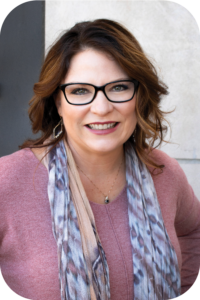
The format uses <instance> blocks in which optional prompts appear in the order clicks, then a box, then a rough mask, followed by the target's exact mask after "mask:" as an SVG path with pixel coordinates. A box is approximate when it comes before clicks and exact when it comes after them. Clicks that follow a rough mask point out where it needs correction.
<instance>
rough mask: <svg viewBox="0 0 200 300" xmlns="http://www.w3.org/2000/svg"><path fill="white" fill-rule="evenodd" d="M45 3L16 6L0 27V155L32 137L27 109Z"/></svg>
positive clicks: (36, 67)
mask: <svg viewBox="0 0 200 300" xmlns="http://www.w3.org/2000/svg"><path fill="white" fill-rule="evenodd" d="M2 5H3V4H2ZM44 6H45V5H44V2H43V1H32V2H27V3H23V4H21V5H19V6H18V7H16V8H15V9H14V10H12V11H11V12H10V13H9V15H8V16H7V17H6V19H5V21H4V23H3V26H2V29H1V35H0V156H3V155H8V154H11V153H12V152H14V151H17V150H18V146H19V145H21V144H22V143H23V142H24V140H25V139H27V138H33V134H32V131H31V125H30V120H29V117H28V113H27V111H28V103H29V100H30V99H31V98H32V96H33V84H34V83H35V82H36V81H37V80H38V76H39V72H40V67H41V64H42V61H43V57H44Z"/></svg>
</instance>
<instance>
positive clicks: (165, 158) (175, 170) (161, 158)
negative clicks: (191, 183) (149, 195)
mask: <svg viewBox="0 0 200 300" xmlns="http://www.w3.org/2000/svg"><path fill="white" fill-rule="evenodd" d="M150 158H151V159H152V160H153V161H154V162H155V163H157V164H159V165H164V167H163V172H162V174H163V175H165V176H166V175H169V176H172V175H173V174H176V176H177V175H178V174H184V172H183V170H182V168H181V167H180V165H179V163H178V161H177V160H176V159H174V158H172V157H170V156H169V155H168V154H166V153H165V152H163V151H162V150H158V149H154V150H153V151H152V152H151V153H150ZM149 170H150V171H151V172H153V170H154V169H153V168H151V167H150V168H149ZM153 173H154V172H153ZM155 174H158V172H155Z"/></svg>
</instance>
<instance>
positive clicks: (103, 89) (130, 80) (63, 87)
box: [58, 79, 139, 105]
mask: <svg viewBox="0 0 200 300" xmlns="http://www.w3.org/2000/svg"><path fill="white" fill-rule="evenodd" d="M117 82H133V83H134V84H135V90H134V93H133V96H132V97H131V98H130V99H128V100H125V101H113V100H110V99H109V98H108V96H107V95H106V92H105V88H106V86H107V85H108V84H111V83H117ZM74 84H86V85H90V86H92V87H94V88H95V92H94V96H93V98H92V100H90V101H89V102H87V103H79V104H78V103H71V102H69V100H68V99H67V96H66V94H65V87H66V86H69V85H74ZM138 86H139V81H137V80H136V79H125V80H116V81H111V82H108V83H106V84H104V85H102V86H96V85H94V84H91V83H85V82H73V83H65V84H61V85H60V86H59V87H58V88H59V89H60V90H61V91H62V92H63V94H64V96H65V99H66V101H67V102H68V103H69V104H71V105H87V104H90V103H92V101H94V99H95V97H96V95H97V93H98V91H102V92H103V93H104V95H105V96H106V98H107V99H108V101H110V102H113V103H123V102H128V101H131V100H132V99H133V97H134V96H135V93H136V91H137V89H138Z"/></svg>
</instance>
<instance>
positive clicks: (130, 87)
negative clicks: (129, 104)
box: [65, 81, 135, 104]
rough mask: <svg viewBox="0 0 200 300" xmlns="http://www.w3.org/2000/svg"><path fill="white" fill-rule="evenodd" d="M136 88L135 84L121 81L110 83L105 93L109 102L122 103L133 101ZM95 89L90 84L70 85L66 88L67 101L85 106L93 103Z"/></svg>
mask: <svg viewBox="0 0 200 300" xmlns="http://www.w3.org/2000/svg"><path fill="white" fill-rule="evenodd" d="M134 91H135V87H134V83H133V82H131V81H130V82H129V81H121V82H115V83H109V84H108V85H106V87H105V93H106V96H107V97H108V99H109V100H111V101H116V102H118V101H119V102H122V101H127V100H130V99H132V97H133V95H134ZM94 94H95V88H94V87H93V86H91V85H89V84H80V83H76V84H74V83H73V84H70V85H67V86H66V87H65V95H66V98H67V100H68V101H69V102H70V103H72V104H84V103H88V102H90V101H92V99H93V97H94Z"/></svg>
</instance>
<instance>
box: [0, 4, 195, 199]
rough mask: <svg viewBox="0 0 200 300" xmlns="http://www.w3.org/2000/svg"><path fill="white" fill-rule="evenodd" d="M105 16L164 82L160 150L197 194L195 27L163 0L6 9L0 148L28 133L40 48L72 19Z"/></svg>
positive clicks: (0, 57) (0, 58) (1, 40)
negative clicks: (130, 37)
mask: <svg viewBox="0 0 200 300" xmlns="http://www.w3.org/2000/svg"><path fill="white" fill-rule="evenodd" d="M97 18H109V19H113V20H115V21H118V22H120V23H121V24H123V25H124V26H126V27H127V28H128V29H129V30H130V31H131V32H132V33H133V34H134V35H135V37H136V38H137V39H138V41H139V42H140V44H141V46H142V47H143V49H144V51H145V53H146V54H147V56H148V57H149V58H150V60H151V61H152V63H153V64H154V65H155V66H156V68H157V70H158V73H159V75H160V77H161V79H162V80H163V81H164V82H165V83H166V84H167V85H168V87H169V95H168V96H166V97H165V98H163V101H162V105H161V106H162V109H163V110H165V111H170V110H173V109H175V111H174V112H173V113H171V114H170V115H168V117H167V118H168V120H169V121H170V123H171V136H170V131H169V133H168V135H167V140H170V141H171V142H172V143H170V144H163V145H162V147H161V150H162V151H164V152H166V153H167V154H169V155H170V156H171V157H174V158H175V159H176V160H177V161H178V162H179V164H180V165H181V167H182V168H183V170H184V171H185V173H186V175H187V178H188V181H189V182H190V184H191V185H192V187H193V189H194V191H195V193H196V195H197V197H198V198H199V199H200V184H199V181H200V179H199V178H200V126H199V119H200V84H199V82H200V33H199V28H198V25H197V23H196V21H195V19H194V18H193V16H192V15H191V14H190V13H189V12H188V11H187V10H186V9H185V8H184V7H183V6H181V5H179V4H176V3H173V2H170V1H134V0H133V1H114V0H112V1H94V0H93V1H76V0H73V1H48V0H47V1H30V2H26V3H23V4H21V5H19V6H18V7H16V8H15V9H13V11H11V12H10V14H9V15H8V16H7V18H6V19H5V21H4V23H3V26H2V29H1V35H0V70H1V71H0V129H1V131H0V156H3V155H9V154H11V153H12V152H14V151H17V150H18V146H19V145H20V144H22V143H23V141H24V140H25V139H27V138H30V137H31V138H33V137H34V136H33V134H32V132H31V125H30V121H29V119H28V114H27V111H28V102H29V100H30V99H31V97H32V96H33V85H34V83H35V82H37V80H38V77H39V72H40V68H41V64H42V62H43V59H44V55H45V53H46V52H47V51H48V49H49V47H50V46H51V44H52V43H53V42H54V41H55V39H57V38H58V37H59V36H60V35H61V34H62V33H63V32H64V31H65V30H66V29H68V28H70V27H71V26H73V25H74V24H75V23H76V22H80V21H87V20H94V19H97Z"/></svg>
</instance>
